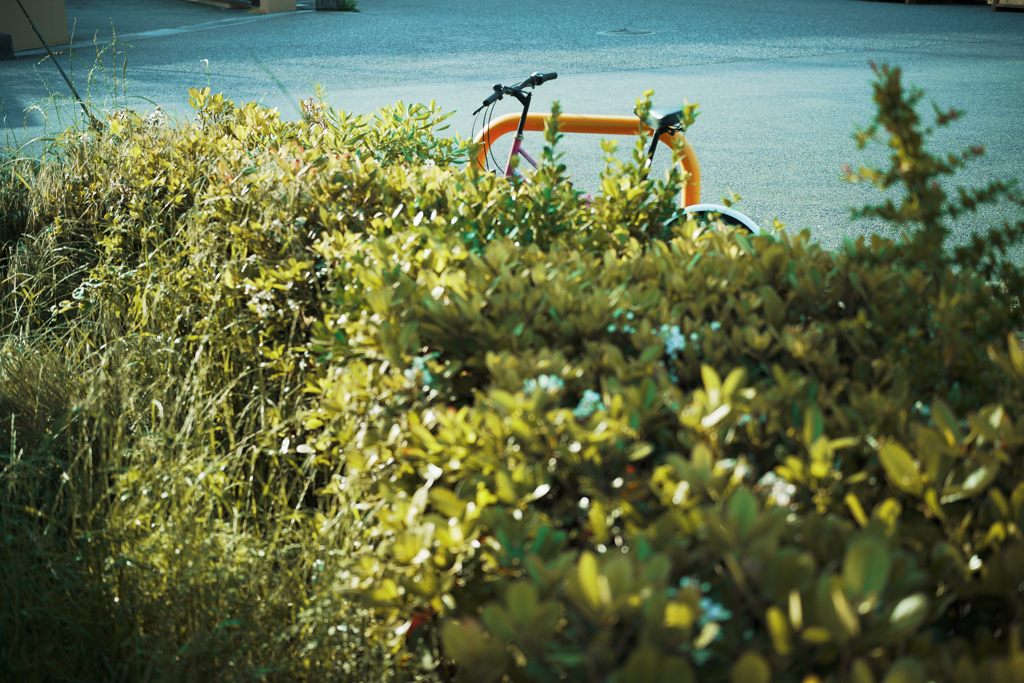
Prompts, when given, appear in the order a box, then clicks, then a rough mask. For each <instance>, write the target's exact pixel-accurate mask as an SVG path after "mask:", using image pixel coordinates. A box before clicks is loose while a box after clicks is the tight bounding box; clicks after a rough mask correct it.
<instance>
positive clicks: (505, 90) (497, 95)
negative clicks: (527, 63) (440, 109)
mask: <svg viewBox="0 0 1024 683" xmlns="http://www.w3.org/2000/svg"><path fill="white" fill-rule="evenodd" d="M556 78H558V74H557V73H555V72H553V71H552V72H551V73H549V74H542V73H540V72H539V71H535V72H534V73H533V74H531V75H530V77H529V78H527V79H526V80H525V81H523V82H522V83H520V84H519V85H515V86H507V85H502V84H501V83H495V84H494V92H493V93H491V94H490V95H488V96H487V99H485V100H484V102H483V104H482V105H481V106H480V108H479V109H477V110H476V111H475V112H473V114H474V115H476V114H477V113H478V112H479V111H480V109H483V108H484V107H489V106H490V105H492V104H494V103H495V102H497V101H498V100H500V99H501V98H503V97H504V96H505V95H512V94H516V96H517V97H522V95H523V93H522V92H520V91H522V89H523V88H536V87H537V86H538V85H542V84H544V83H547V82H548V81H553V80H555V79H556Z"/></svg>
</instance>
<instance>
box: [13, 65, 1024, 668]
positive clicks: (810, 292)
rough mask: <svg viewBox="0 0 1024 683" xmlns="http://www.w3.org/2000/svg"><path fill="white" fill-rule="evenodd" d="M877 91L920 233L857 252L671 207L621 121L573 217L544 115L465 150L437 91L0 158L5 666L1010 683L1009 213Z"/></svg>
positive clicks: (1023, 438)
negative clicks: (996, 213) (359, 112)
mask: <svg viewBox="0 0 1024 683" xmlns="http://www.w3.org/2000/svg"><path fill="white" fill-rule="evenodd" d="M877 75H878V80H877V82H876V85H875V98H876V102H877V104H878V109H879V113H878V118H877V121H876V124H875V125H874V126H873V127H871V128H869V129H867V130H865V131H863V132H862V133H861V134H860V136H859V140H860V142H862V143H866V142H868V141H869V140H870V139H871V138H873V137H875V136H877V135H878V134H880V133H881V131H882V130H884V131H885V133H886V134H887V135H888V139H889V144H890V145H891V146H892V147H893V158H892V166H891V168H890V169H870V168H864V169H860V170H859V171H856V172H854V171H850V176H851V179H862V180H867V181H871V182H874V183H876V184H877V185H879V186H880V187H882V188H886V187H889V186H891V185H893V184H902V186H903V187H904V188H905V191H906V194H905V197H904V200H903V201H902V203H900V204H898V205H897V204H894V203H889V204H883V205H881V206H879V207H867V208H865V209H864V210H862V211H861V212H860V213H864V214H872V215H880V216H882V217H884V218H886V219H888V220H890V221H892V222H893V223H894V224H896V225H897V226H899V227H902V228H904V230H905V232H904V235H903V236H902V237H901V238H900V239H899V240H892V239H885V238H882V237H878V236H875V237H872V238H871V239H870V240H859V241H857V242H853V241H847V243H846V244H845V248H844V249H843V250H842V251H840V252H838V253H829V252H826V251H824V250H822V249H820V248H819V247H818V246H817V245H815V244H812V243H810V240H809V236H808V235H807V234H806V233H801V234H799V235H787V234H786V233H780V234H778V235H775V236H773V235H762V236H757V237H751V236H748V235H743V234H740V233H737V232H734V231H732V230H731V229H729V228H726V227H724V226H723V227H722V229H721V230H720V231H714V232H698V231H697V230H696V225H695V223H693V222H689V223H682V222H679V221H676V220H675V218H676V214H675V208H674V207H673V200H674V197H675V196H676V195H677V194H678V191H679V188H680V186H681V185H680V184H681V182H682V180H683V179H682V178H681V177H679V176H678V175H677V174H676V173H675V172H674V171H673V172H670V174H669V175H668V176H667V177H666V178H665V179H649V178H647V177H646V176H645V173H644V171H643V155H642V149H643V146H642V140H640V141H638V145H637V149H636V152H635V154H634V155H633V157H632V160H631V161H629V162H626V163H622V162H617V161H615V160H614V159H613V158H612V157H611V156H609V160H608V164H607V168H606V169H605V172H604V174H603V177H602V193H601V194H600V195H599V196H597V197H595V198H593V199H592V200H589V201H585V200H583V199H582V198H580V197H579V196H578V193H577V192H575V191H574V190H573V188H572V185H571V183H570V182H569V180H568V178H567V176H566V169H565V167H564V166H563V165H562V164H561V163H560V160H559V157H558V154H557V152H556V149H557V147H556V143H557V141H558V138H559V133H558V130H557V126H555V127H554V128H552V129H549V130H548V131H547V133H546V139H547V143H548V144H547V146H546V149H545V152H544V163H543V164H542V165H541V168H540V169H539V170H538V171H537V173H536V175H535V176H534V178H533V182H532V183H531V184H526V183H516V184H510V183H508V182H507V181H505V180H504V179H501V178H496V177H494V176H492V175H489V174H484V173H481V172H478V171H477V170H475V169H473V168H471V167H467V168H460V167H458V166H457V162H458V161H460V160H461V159H462V158H463V157H462V154H463V152H464V149H463V146H462V145H461V143H460V142H459V141H458V140H451V139H445V138H440V137H438V136H437V135H436V132H437V130H438V129H439V123H440V122H441V121H442V120H443V118H444V117H443V116H442V115H439V112H438V111H437V109H436V108H435V107H434V106H433V105H431V106H430V107H422V106H414V107H411V108H405V107H404V106H402V105H398V106H396V107H394V108H391V109H388V110H384V111H381V112H379V113H378V115H377V117H376V118H374V119H373V120H366V119H362V118H358V117H351V116H348V115H346V114H344V113H339V112H335V111H333V110H331V109H329V108H326V107H324V106H323V105H322V104H320V103H317V102H314V101H309V102H306V103H304V104H303V113H304V116H303V118H302V119H301V120H299V121H297V122H287V121H282V120H280V118H279V117H278V115H277V113H276V112H274V111H269V110H266V109H263V108H260V107H258V106H256V105H253V104H250V105H244V106H235V105H234V104H233V103H231V102H230V101H228V100H225V99H224V98H223V97H221V96H219V95H212V96H211V94H210V93H209V91H208V90H203V91H192V92H191V95H192V103H193V106H194V107H195V109H196V112H197V114H196V121H195V123H194V124H191V125H186V126H179V127H170V126H167V125H165V124H164V123H162V122H161V121H159V120H156V119H152V118H143V117H140V116H138V115H136V114H133V113H132V112H128V111H122V112H118V113H116V114H115V115H113V116H112V117H110V118H109V119H108V122H107V125H108V128H107V129H106V130H105V131H104V132H102V133H98V132H93V133H88V134H85V135H82V134H80V133H69V134H67V135H66V136H65V138H64V139H63V140H62V143H61V147H60V156H59V159H58V160H57V161H53V162H51V163H48V164H43V165H37V166H25V167H18V168H17V169H16V170H17V174H15V168H14V167H13V166H7V167H4V174H3V175H0V182H2V183H3V185H2V186H0V202H8V203H9V204H10V205H11V206H17V207H23V208H21V209H19V210H20V211H22V213H23V214H24V215H25V216H26V217H27V218H26V220H27V221H28V224H27V225H25V226H23V227H18V226H15V228H17V229H18V234H24V237H22V239H21V240H20V241H19V242H18V243H17V246H16V248H11V249H10V250H9V252H7V253H6V255H5V257H4V258H5V261H4V267H5V269H6V273H5V280H4V284H3V286H4V290H3V292H2V295H3V297H4V306H3V309H2V311H0V316H2V319H0V325H2V328H0V329H2V330H3V333H4V337H3V345H2V349H0V376H2V384H0V410H2V411H3V412H2V415H0V418H2V419H0V429H2V430H3V439H2V441H0V442H2V443H9V444H10V446H9V448H8V449H7V450H8V452H7V453H6V454H5V455H3V456H2V457H3V470H2V473H0V485H2V494H0V495H2V496H3V499H2V500H3V508H2V509H3V512H2V517H0V520H2V521H0V527H2V528H0V534H2V535H3V539H4V543H3V544H2V545H0V553H2V557H0V562H2V563H3V566H5V567H6V568H7V569H6V570H5V572H4V573H3V574H2V575H0V596H2V602H0V666H6V667H7V669H8V670H10V671H16V672H18V673H19V674H20V675H21V677H22V678H25V677H27V678H29V679H32V678H36V679H42V678H44V677H46V676H50V677H65V678H77V679H82V678H87V679H89V680H97V681H98V680H105V681H115V680H116V681H120V680H179V679H181V678H183V677H186V678H190V679H196V680H208V679H210V680H212V679H213V678H214V677H217V678H228V679H231V680H306V679H309V680H323V679H325V678H327V677H334V678H339V679H344V680H360V681H364V680H372V679H385V678H399V679H401V678H409V679H414V678H432V679H435V680H453V679H459V680H473V681H477V680H479V681H499V680H503V679H504V678H505V677H507V679H508V680H511V681H558V680H571V681H617V682H619V683H630V682H632V681H636V682H637V683H639V682H641V681H643V682H644V683H646V682H648V681H655V682H656V681H666V682H668V681H673V682H676V681H684V682H685V681H697V680H701V681H752V682H754V683H758V682H764V683H767V681H769V680H775V681H814V680H823V681H851V682H855V683H869V682H873V681H887V682H888V683H924V681H929V680H935V681H983V680H991V681H994V682H996V683H1002V682H1003V681H1007V682H1009V681H1015V680H1018V678H1020V677H1021V676H1022V675H1024V651H1022V650H1021V642H1020V637H1021V634H1020V627H1021V624H1022V621H1024V619H1022V614H1021V608H1022V607H1024V597H1022V595H1021V592H1022V590H1024V539H1022V531H1021V530H1022V528H1024V517H1022V515H1024V510H1022V507H1024V477H1022V459H1021V456H1022V449H1024V393H1022V392H1024V354H1022V352H1021V349H1020V345H1019V342H1018V339H1017V337H1016V335H1015V331H1016V330H1020V329H1024V326H1022V324H1021V323H1022V320H1021V318H1022V311H1021V309H1020V306H1019V302H1018V300H1017V294H1016V293H1017V292H1019V291H1021V286H1022V285H1024V282H1022V280H1021V273H1020V271H1019V269H1018V268H1017V267H1015V266H1014V265H1013V264H1012V263H1010V262H1008V261H1007V260H1006V259H1005V258H1004V256H1005V249H1006V248H1008V247H1009V246H1011V245H1013V244H1015V243H1018V242H1019V241H1020V240H1021V237H1022V234H1024V221H1022V222H1019V223H1017V224H1006V225H1004V226H1002V227H999V228H995V229H993V230H992V231H991V232H990V233H989V234H988V235H985V236H982V237H979V239H978V240H977V241H975V242H974V243H973V244H972V245H971V246H970V247H968V248H963V249H959V250H954V251H952V252H947V251H946V250H944V249H943V245H944V241H945V238H946V236H947V235H948V224H949V220H950V219H953V218H955V217H956V215H957V214H958V213H959V212H961V211H964V210H971V209H973V208H974V207H975V206H976V205H977V204H978V203H982V202H989V201H995V200H997V199H1000V198H1003V199H1007V200H1010V201H1014V202H1017V203H1020V200H1019V199H1018V198H1016V196H1015V195H1014V194H1013V192H1012V188H1011V187H1008V186H1006V185H1003V184H999V183H994V184H992V185H991V186H989V187H987V188H984V189H982V190H978V191H969V190H964V191H962V192H961V193H960V194H959V195H958V196H957V197H955V198H952V199H951V198H949V197H947V196H946V194H945V193H944V192H943V190H942V189H941V186H940V185H938V184H937V183H936V182H935V181H936V179H937V178H938V177H939V176H941V175H943V174H950V173H952V172H954V171H955V170H956V169H957V168H958V167H959V166H960V165H962V163H963V161H964V160H965V159H966V158H970V157H971V156H976V154H977V153H978V152H979V150H975V151H974V152H968V153H967V154H966V156H960V157H957V156H951V157H947V158H945V159H939V158H936V157H933V156H932V155H931V154H929V153H928V152H926V151H925V149H924V147H923V141H924V139H925V138H926V135H927V131H922V130H921V125H920V122H919V121H918V119H917V115H916V112H915V106H914V105H915V104H916V103H917V100H918V99H919V98H920V94H919V93H918V92H916V91H914V90H911V91H910V92H909V94H908V93H907V92H906V91H905V90H904V88H903V87H902V84H901V83H900V73H899V71H898V70H889V69H884V68H883V69H879V70H878V72H877ZM641 104H643V103H641ZM956 115H958V114H957V113H956V112H951V113H942V112H939V117H938V123H939V124H940V125H944V124H946V123H948V122H949V121H950V120H952V118H954V117H955V116H956ZM609 151H610V150H609ZM16 181H17V182H16ZM69 644H70V645H69ZM30 645H31V646H30Z"/></svg>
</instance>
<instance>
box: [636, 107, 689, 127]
mask: <svg viewBox="0 0 1024 683" xmlns="http://www.w3.org/2000/svg"><path fill="white" fill-rule="evenodd" d="M682 120H683V110H682V109H681V108H679V107H651V110H650V111H649V112H647V118H645V119H644V123H646V124H647V125H648V126H650V127H651V128H653V129H655V130H660V129H668V128H671V127H672V126H675V125H678V124H679V123H680V122H681V121H682Z"/></svg>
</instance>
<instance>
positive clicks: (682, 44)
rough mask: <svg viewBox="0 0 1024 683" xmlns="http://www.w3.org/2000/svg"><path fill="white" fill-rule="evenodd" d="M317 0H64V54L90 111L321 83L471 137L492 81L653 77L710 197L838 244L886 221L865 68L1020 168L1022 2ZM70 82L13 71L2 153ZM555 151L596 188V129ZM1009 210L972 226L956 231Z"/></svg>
mask: <svg viewBox="0 0 1024 683" xmlns="http://www.w3.org/2000/svg"><path fill="white" fill-rule="evenodd" d="M313 1H314V0H299V11H296V12H289V13H282V14H272V15H257V14H253V13H252V12H249V11H246V10H240V9H226V8H221V7H213V6H208V5H202V4H197V3H192V2H186V1H185V0H68V3H67V11H68V21H69V24H71V25H73V27H74V38H73V43H74V48H73V49H71V50H68V49H64V50H62V51H61V52H60V55H59V57H58V59H60V60H62V63H64V64H65V65H66V68H67V67H69V66H73V67H74V79H75V83H76V87H77V88H78V89H79V90H80V91H84V92H81V93H80V94H82V95H83V97H85V98H87V99H90V100H91V101H93V103H94V105H95V106H96V107H97V108H99V109H103V108H108V109H109V108H115V107H120V106H126V105H127V106H131V107H134V108H136V109H139V110H143V111H145V110H151V109H153V107H154V106H156V105H158V104H159V105H160V106H161V107H162V108H163V109H164V110H165V111H168V112H170V113H172V115H174V116H176V117H178V118H180V119H184V118H187V117H188V116H189V112H190V110H189V107H188V92H187V91H188V88H190V87H204V86H207V85H209V86H210V87H211V88H212V89H213V90H214V91H215V92H223V93H224V94H225V95H226V96H227V97H230V98H231V99H233V100H235V101H236V102H247V101H259V102H262V103H263V104H265V105H267V106H273V107H278V108H279V109H280V110H281V112H282V114H283V115H284V116H289V117H295V116H297V115H298V102H299V100H300V99H304V98H307V97H309V96H310V95H312V94H313V93H314V88H315V86H316V85H320V86H323V87H324V88H325V89H326V91H327V93H328V95H327V101H328V102H329V103H330V104H331V105H332V106H334V107H335V108H337V109H344V110H346V111H351V112H356V113H372V112H373V111H374V110H375V109H376V108H378V107H381V106H385V105H388V104H390V103H393V102H395V101H398V100H403V101H404V102H406V103H410V102H429V101H430V100H432V99H433V100H436V101H437V102H438V104H439V105H441V106H442V107H443V108H444V109H445V110H446V111H455V112H456V113H455V115H454V116H453V117H452V118H451V119H450V122H451V130H450V131H449V132H452V133H455V132H457V133H459V134H461V135H463V136H464V137H468V136H469V135H470V134H471V132H472V130H473V125H474V120H473V116H472V115H471V112H472V111H473V110H474V109H475V108H476V107H477V106H478V105H479V103H480V101H481V100H482V99H483V98H484V97H486V96H487V95H488V94H489V93H490V91H491V85H492V84H493V83H496V82H504V83H511V82H517V81H519V80H521V79H522V78H524V77H525V76H527V75H529V74H530V73H532V72H534V71H544V72H547V71H557V72H558V74H559V77H558V79H557V80H556V81H552V82H550V83H546V84H545V85H543V86H542V87H541V88H539V89H538V90H537V92H536V95H535V98H534V110H535V111H541V110H545V109H547V108H549V107H550V104H551V102H553V101H554V100H558V101H560V102H561V105H562V108H563V110H564V111H566V112H573V113H581V114H599V113H605V114H630V113H631V112H632V110H633V107H634V104H635V102H636V99H637V97H638V96H640V95H641V94H642V92H643V91H644V90H648V89H652V90H654V91H655V93H656V94H655V97H654V100H655V103H656V104H682V102H683V101H684V100H686V101H689V102H699V103H700V104H701V110H702V114H701V115H700V117H699V118H698V121H697V124H696V125H695V126H694V127H693V128H692V129H691V131H690V133H689V134H688V137H689V139H690V140H691V142H692V143H693V145H694V147H695V149H696V150H697V154H698V156H699V158H700V163H701V168H702V173H703V180H704V182H703V197H704V200H705V201H710V200H715V199H716V198H717V197H718V196H720V195H722V194H724V193H726V192H728V191H729V190H732V191H734V192H736V193H738V194H739V195H741V196H742V197H743V198H744V199H743V201H742V202H741V203H740V206H739V208H740V209H741V210H743V211H745V212H746V213H748V214H750V215H751V216H752V217H753V218H754V219H755V220H757V221H758V222H760V223H762V224H769V223H770V222H771V220H772V219H773V218H778V219H780V220H782V221H783V222H785V223H786V224H787V225H788V227H789V228H790V229H794V230H795V229H802V228H808V229H810V230H811V232H812V234H813V236H814V238H815V239H816V240H819V241H820V242H821V243H822V244H823V245H824V246H826V247H828V248H834V247H836V246H837V245H838V244H839V243H840V242H841V239H842V237H843V236H851V237H852V236H856V235H858V234H863V233H866V232H870V231H872V230H873V229H876V228H877V227H878V226H875V225H873V224H870V223H852V224H851V223H850V222H849V220H848V215H849V211H848V209H849V207H850V206H854V205H862V204H864V203H865V202H871V201H875V200H876V194H875V193H874V192H873V191H870V190H868V189H867V188H863V187H858V186H851V185H849V184H847V183H845V182H844V181H842V180H841V177H840V176H841V169H842V166H843V164H844V163H850V164H852V165H855V166H856V165H858V164H860V163H864V162H865V161H868V160H875V161H877V160H881V159H884V156H885V149H884V147H882V146H879V147H877V148H875V149H874V151H873V152H869V153H864V152H858V151H857V150H856V149H855V146H854V143H853V141H852V138H851V135H852V133H853V132H854V130H855V128H856V126H857V125H858V124H860V125H867V124H868V123H870V120H871V116H872V114H873V105H872V103H871V101H870V97H871V87H870V82H871V79H872V74H871V70H870V67H869V62H872V61H874V62H876V63H879V64H881V63H889V64H893V65H899V66H901V67H902V68H903V70H904V74H905V80H906V81H907V82H908V83H914V84H916V85H917V86H920V87H921V88H923V89H924V90H925V92H926V96H925V100H924V105H925V106H924V107H922V109H923V110H930V106H928V105H929V103H930V101H931V100H935V101H936V102H937V103H939V104H940V105H941V106H943V107H949V106H956V107H958V108H960V109H963V110H965V111H966V116H965V117H964V118H963V119H962V120H961V121H959V122H957V123H956V124H954V125H953V127H952V128H950V129H947V130H942V131H939V134H938V135H937V136H936V138H935V139H934V141H933V142H932V144H931V148H932V149H933V150H935V151H959V150H961V149H965V148H966V147H968V146H971V145H976V144H983V145H985V147H986V149H987V155H986V156H985V157H984V158H983V159H982V160H981V161H979V162H976V163H974V164H973V165H972V167H971V169H970V171H969V172H968V173H967V174H965V176H964V177H963V178H962V179H961V180H960V182H962V183H966V184H978V183H982V182H987V181H989V180H992V179H1009V178H1022V179H1024V12H992V11H991V10H990V9H989V7H987V6H985V5H976V4H935V5H905V4H898V3H890V2H863V1H860V0H716V1H712V0H644V1H643V2H640V1H639V0H620V1H618V2H610V1H609V0H591V1H590V2H587V3H569V2H556V1H554V0H519V1H518V2H516V3H507V2H499V1H498V0H475V1H474V2H456V1H455V0H359V9H360V12H358V13H334V12H331V13H327V12H315V11H312V5H313ZM97 65H99V66H100V67H101V68H97ZM66 92H67V86H66V85H65V84H64V83H63V81H62V80H61V79H60V76H59V74H58V73H57V70H56V69H55V68H54V67H53V65H52V64H50V63H48V61H47V60H46V59H45V54H41V53H39V52H33V53H19V54H18V58H17V59H16V60H13V61H6V62H3V61H0V118H2V119H3V120H4V123H5V125H6V128H7V143H6V145H5V144H4V143H2V142H0V147H4V146H6V147H8V148H15V147H18V146H19V145H21V144H24V143H25V142H27V141H29V140H32V139H35V138H38V137H40V136H42V135H45V134H46V133H48V132H53V131H54V130H57V129H59V128H61V127H62V126H63V125H65V124H66V123H67V122H68V121H69V117H71V116H74V115H75V113H74V109H73V108H72V107H69V106H68V104H67V103H65V104H63V105H60V106H54V104H53V100H52V98H51V97H50V95H51V93H60V94H64V93H66ZM514 104H515V103H514V102H509V101H508V100H506V102H503V103H501V104H499V108H500V109H501V110H502V111H514V110H515V107H514V106H513V105H514ZM477 127H479V121H478V122H477ZM537 136H538V137H539V134H537ZM529 144H530V141H529V139H528V145H529ZM631 144H632V141H631V140H629V139H628V138H626V139H622V141H621V143H620V149H622V150H623V151H628V150H629V149H630V147H631ZM532 146H533V147H534V148H538V147H540V143H539V142H536V141H534V142H533V143H532ZM36 148H38V143H37V144H36V145H34V146H32V145H30V146H29V147H27V148H26V150H32V149H36ZM563 149H564V151H565V152H566V157H565V160H566V163H567V164H568V166H569V168H570V170H571V172H572V173H573V176H574V181H575V182H576V183H577V185H578V186H579V187H581V188H582V189H584V190H587V191H594V190H596V189H597V177H598V173H599V172H600V169H601V168H602V166H603V161H602V159H601V151H600V146H599V144H598V141H597V139H595V138H593V137H590V136H568V137H567V138H566V140H565V144H564V148H563ZM667 156H668V155H663V156H662V158H661V162H662V166H664V165H665V164H666V162H667ZM1013 215H1015V214H1006V213H1000V212H985V213H984V214H982V215H979V216H973V217H968V218H967V219H966V220H964V221H962V224H961V225H960V226H959V227H958V228H957V230H958V232H957V235H956V238H955V239H956V241H962V240H963V239H964V237H965V235H966V234H967V233H968V232H969V231H970V230H977V229H983V228H985V227H987V226H989V225H991V224H992V222H993V221H995V220H998V219H1000V218H1002V217H1004V216H1007V217H1010V216H1013Z"/></svg>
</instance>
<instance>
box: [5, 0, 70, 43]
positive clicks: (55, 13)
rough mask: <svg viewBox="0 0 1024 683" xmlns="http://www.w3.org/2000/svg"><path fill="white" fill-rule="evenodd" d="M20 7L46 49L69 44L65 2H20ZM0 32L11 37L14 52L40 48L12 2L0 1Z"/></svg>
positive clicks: (23, 0)
mask: <svg viewBox="0 0 1024 683" xmlns="http://www.w3.org/2000/svg"><path fill="white" fill-rule="evenodd" d="M21 4H23V5H24V6H25V9H27V10H28V13H29V16H31V17H32V21H34V22H35V24H36V27H37V28H38V29H39V32H40V33H42V34H43V38H45V39H46V44H47V45H50V46H53V45H67V44H68V41H69V40H70V37H69V36H68V15H67V10H65V8H64V0H21ZM0 31H2V32H4V33H10V34H11V39H12V42H13V43H14V51H15V52H18V51H19V50H31V49H34V48H37V47H42V46H43V44H42V43H40V42H39V37H38V36H37V35H36V33H35V31H33V30H32V27H31V26H30V25H29V23H28V20H27V19H25V15H24V14H23V13H22V11H21V8H20V7H18V3H17V2H15V0H0Z"/></svg>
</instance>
